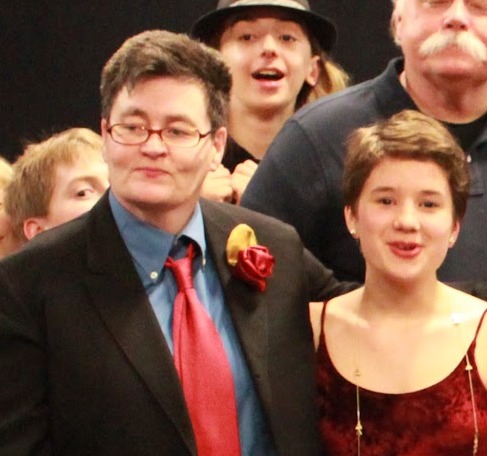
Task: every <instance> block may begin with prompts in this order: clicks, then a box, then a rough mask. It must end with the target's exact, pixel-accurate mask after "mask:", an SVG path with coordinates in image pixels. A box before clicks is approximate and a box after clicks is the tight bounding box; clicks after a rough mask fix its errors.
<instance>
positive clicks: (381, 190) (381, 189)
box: [372, 186, 443, 196]
mask: <svg viewBox="0 0 487 456" xmlns="http://www.w3.org/2000/svg"><path fill="white" fill-rule="evenodd" d="M396 190H397V188H396V187H391V186H383V187H376V188H373V189H372V193H385V192H394V191H396ZM419 193H420V194H421V195H431V196H433V195H443V193H442V192H440V191H438V190H429V189H426V190H421V191H420V192H419Z"/></svg>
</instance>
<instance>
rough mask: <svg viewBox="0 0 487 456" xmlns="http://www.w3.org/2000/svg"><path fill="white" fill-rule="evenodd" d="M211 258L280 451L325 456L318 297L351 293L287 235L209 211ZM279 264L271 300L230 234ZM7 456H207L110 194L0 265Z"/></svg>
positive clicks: (2, 429)
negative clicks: (243, 266) (237, 260)
mask: <svg viewBox="0 0 487 456" xmlns="http://www.w3.org/2000/svg"><path fill="white" fill-rule="evenodd" d="M202 209H203V218H204V223H205V230H206V238H207V243H208V249H209V252H210V254H211V255H212V258H213V260H214V262H215V265H216V268H217V271H218V274H219V277H220V280H221V285H222V287H223V291H224V296H225V301H226V305H228V307H229V308H230V311H231V315H232V318H233V321H234V324H235V327H236V331H237V334H238V337H239V340H240V342H241V345H242V347H243V351H244V353H245V357H246V359H247V362H248V365H249V367H250V371H251V374H252V376H253V379H254V382H255V385H256V389H257V392H258V395H259V397H260V399H261V402H262V406H263V410H264V413H265V416H266V418H267V421H268V425H269V429H270V432H271V434H272V436H273V439H274V442H275V445H276V448H277V450H278V452H279V454H281V455H289V456H296V455H300V456H306V455H316V454H319V451H320V449H319V447H320V445H319V439H318V436H317V429H316V410H315V388H314V367H313V358H314V353H313V345H312V337H311V330H310V326H309V322H308V306H307V302H308V300H310V299H318V298H323V297H327V296H329V295H331V294H336V293H340V292H341V291H343V288H341V287H340V286H339V284H337V282H336V281H335V280H334V279H333V278H332V277H331V276H330V273H329V271H328V272H327V271H325V270H324V269H322V267H321V265H320V264H319V263H318V262H317V260H315V259H314V257H311V256H309V255H308V253H307V252H306V251H305V250H304V249H303V247H302V244H301V242H300V240H299V238H298V236H297V234H296V233H295V231H294V229H293V228H291V227H290V226H287V225H284V224H282V223H281V222H278V221H277V220H274V219H271V218H269V217H266V216H262V215H259V214H255V213H252V212H250V211H248V210H245V209H242V208H238V207H235V206H231V205H225V204H219V203H212V202H207V201H202ZM239 223H247V224H248V225H250V226H251V227H252V228H253V229H254V230H255V233H256V235H257V238H258V240H259V243H260V244H262V245H266V246H267V247H268V248H269V249H270V252H271V253H272V254H273V255H274V256H275V260H276V263H275V270H274V273H273V275H272V276H271V277H270V278H269V279H268V283H267V289H266V291H265V292H263V293H260V292H258V291H256V290H254V289H252V288H251V287H249V286H248V285H247V284H245V283H243V282H242V281H240V280H238V279H236V278H234V277H232V275H231V271H230V268H229V266H228V265H227V263H226V258H225V245H226V241H227V238H228V236H229V233H230V231H231V230H232V229H233V228H234V227H235V226H236V225H237V224H239ZM0 454H2V455H7V454H8V455H10V454H12V455H24V454H65V455H83V456H86V455H106V456H108V455H110V456H111V455H131V456H133V455H158V456H161V455H170V456H182V455H196V445H195V441H194V436H193V431H192V427H191V422H190V420H189V416H188V412H187V409H186V406H185V401H184V397H183V394H182V390H181V386H180V383H179V379H178V376H177V373H176V370H175V368H174V365H173V360H172V356H171V353H170V351H169V349H168V347H167V344H166V341H165V339H164V336H163V335H162V332H161V330H160V328H159V326H158V323H157V321H156V318H155V316H154V314H153V311H152V308H151V306H150V303H149V301H148V298H147V296H146V293H145V291H144V288H143V287H142V284H141V282H140V280H139V277H138V275H137V272H136V270H135V267H134V265H133V262H132V259H131V257H130V254H129V252H128V250H127V248H126V247H125V244H124V242H123V240H122V238H121V236H120V234H119V231H118V229H117V227H116V224H115V222H114V220H113V217H112V214H111V211H110V208H109V204H108V199H107V197H106V196H105V197H104V198H102V200H101V201H100V202H99V203H98V204H97V205H96V206H95V207H94V208H93V209H92V210H91V211H90V212H89V213H88V214H87V215H85V216H83V217H81V218H79V219H77V220H75V221H73V222H70V223H68V224H66V225H64V226H62V227H59V228H55V229H53V230H50V231H48V232H46V233H45V234H42V235H39V236H38V237H36V239H34V240H33V241H31V242H30V243H29V244H28V246H27V247H26V248H25V249H24V250H23V251H22V252H19V253H17V254H15V255H13V256H11V257H9V258H7V259H5V260H3V261H2V263H0Z"/></svg>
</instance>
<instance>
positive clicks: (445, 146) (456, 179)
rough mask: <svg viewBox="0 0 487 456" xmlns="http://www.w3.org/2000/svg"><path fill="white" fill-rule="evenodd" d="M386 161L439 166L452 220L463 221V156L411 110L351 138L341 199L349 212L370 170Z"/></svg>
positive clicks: (439, 129) (434, 124)
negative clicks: (444, 178) (448, 194)
mask: <svg viewBox="0 0 487 456" xmlns="http://www.w3.org/2000/svg"><path fill="white" fill-rule="evenodd" d="M386 158H398V159H411V160H418V161H430V162H434V163H436V164H437V165H438V166H440V167H441V169H443V171H444V172H445V174H446V176H447V179H448V183H449V185H450V190H451V194H452V198H453V207H454V211H455V213H454V219H455V220H461V219H462V218H463V216H464V215H465V210H466V208H467V201H468V195H469V185H470V178H469V172H468V165H467V161H466V159H465V153H464V152H463V150H462V148H461V147H460V146H459V145H458V143H457V142H456V141H455V139H454V138H453V136H452V135H451V134H450V132H449V131H448V130H447V129H446V127H445V126H443V125H442V124H441V123H440V122H438V121H436V120H434V119H432V118H431V117H428V116H426V115H424V114H422V113H420V112H418V111H413V110H404V111H402V112H400V113H398V114H395V115H393V116H392V117H391V118H389V119H387V120H382V121H379V122H377V123H375V124H373V125H371V126H369V127H364V128H359V129H357V130H355V131H354V132H353V133H352V134H351V136H350V138H349V140H348V145H347V156H346V158H345V169H344V174H343V195H344V199H345V205H346V206H350V207H351V209H352V211H355V209H356V205H357V201H358V199H359V197H360V194H361V193H362V189H363V187H364V185H365V182H366V181H367V179H368V177H369V176H370V174H371V172H372V170H373V169H374V168H375V167H376V166H377V165H378V164H379V163H381V162H382V161H383V160H384V159H386Z"/></svg>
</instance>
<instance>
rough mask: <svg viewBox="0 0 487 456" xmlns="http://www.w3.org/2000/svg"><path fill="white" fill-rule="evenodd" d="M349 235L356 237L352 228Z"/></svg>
mask: <svg viewBox="0 0 487 456" xmlns="http://www.w3.org/2000/svg"><path fill="white" fill-rule="evenodd" d="M350 234H351V235H352V237H355V236H356V234H357V232H356V231H355V229H354V228H352V229H351V230H350Z"/></svg>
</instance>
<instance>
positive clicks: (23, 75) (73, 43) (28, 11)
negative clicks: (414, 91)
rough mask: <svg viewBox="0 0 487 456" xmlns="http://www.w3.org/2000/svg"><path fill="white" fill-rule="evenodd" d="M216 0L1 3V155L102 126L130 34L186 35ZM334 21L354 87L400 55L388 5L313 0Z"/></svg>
mask: <svg viewBox="0 0 487 456" xmlns="http://www.w3.org/2000/svg"><path fill="white" fill-rule="evenodd" d="M216 3H217V0H132V1H128V0H118V1H114V0H77V1H72V0H37V1H32V0H15V1H12V0H0V122H1V123H0V125H1V126H0V155H3V156H5V157H7V158H9V159H11V160H13V159H14V158H15V157H16V156H17V155H18V154H19V153H20V152H21V150H22V145H23V144H24V143H25V142H26V141H33V140H39V139H41V138H43V137H45V136H47V135H48V134H51V133H54V132H56V131H60V130H62V129H64V128H68V127H72V126H87V127H90V128H93V129H94V130H96V131H98V129H99V97H98V83H99V76H100V71H101V68H102V66H103V64H104V62H105V61H106V60H107V58H108V57H109V56H110V55H111V54H112V53H113V52H114V51H115V50H116V49H117V48H118V47H119V46H120V44H121V43H122V42H123V41H124V40H125V39H126V38H127V37H128V36H130V35H133V34H135V33H138V32H140V31H142V30H146V29H152V28H166V29H168V30H172V31H177V32H186V31H188V30H189V27H190V25H191V23H192V22H193V21H194V20H195V19H196V18H197V17H199V16H200V15H201V14H203V13H205V12H206V11H209V10H211V9H213V8H214V7H215V5H216ZM310 3H311V4H312V6H313V7H314V9H315V11H316V12H319V13H321V14H323V15H326V16H328V17H330V18H332V19H333V20H334V22H335V23H336V24H337V27H338V30H339V38H338V42H337V45H336V46H335V49H334V52H333V54H334V57H335V59H336V60H337V61H338V62H339V63H341V64H342V65H343V67H344V68H345V69H346V70H347V71H349V72H350V73H351V74H352V76H353V80H354V81H355V82H359V81H362V80H364V79H368V78H370V77H373V76H375V75H377V74H378V73H379V72H380V71H381V70H382V69H383V68H384V66H385V65H386V63H387V61H388V60H389V58H390V57H391V56H394V55H397V53H398V52H397V50H396V49H395V47H394V45H393V44H392V40H391V39H390V37H389V32H388V24H389V17H390V13H391V1H390V0H315V1H313V0H311V2H310Z"/></svg>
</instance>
